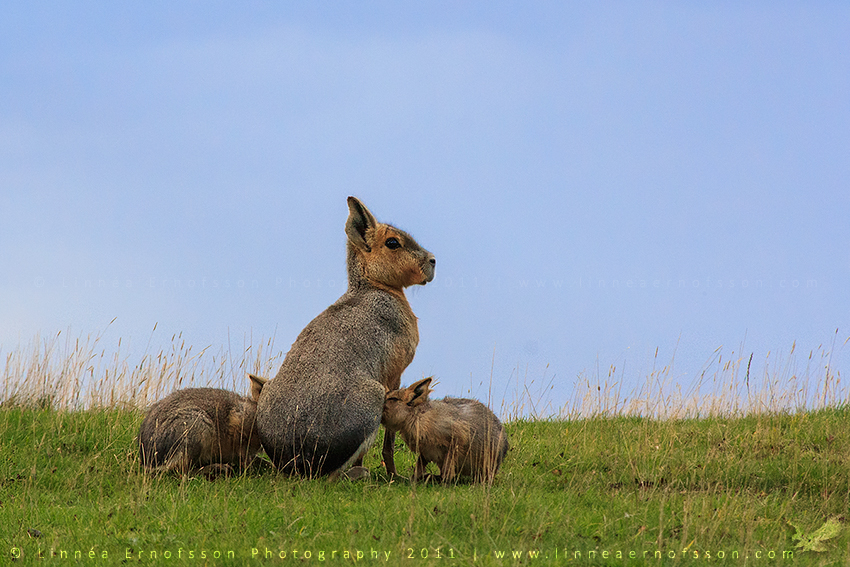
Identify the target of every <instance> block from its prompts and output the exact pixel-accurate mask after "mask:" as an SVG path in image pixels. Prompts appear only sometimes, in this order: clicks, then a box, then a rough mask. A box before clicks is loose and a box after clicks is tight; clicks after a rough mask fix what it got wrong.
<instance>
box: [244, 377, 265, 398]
mask: <svg viewBox="0 0 850 567" xmlns="http://www.w3.org/2000/svg"><path fill="white" fill-rule="evenodd" d="M248 378H250V379H251V398H252V399H253V400H254V401H255V402H258V401H260V392H262V391H263V386H265V385H266V382H268V380H266V379H265V378H262V377H260V376H256V375H254V374H248Z"/></svg>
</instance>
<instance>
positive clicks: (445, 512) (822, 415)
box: [0, 405, 850, 565]
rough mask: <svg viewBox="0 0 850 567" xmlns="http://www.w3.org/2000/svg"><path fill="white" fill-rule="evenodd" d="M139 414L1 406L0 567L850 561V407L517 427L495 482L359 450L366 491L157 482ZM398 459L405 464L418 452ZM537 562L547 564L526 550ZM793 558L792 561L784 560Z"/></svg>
mask: <svg viewBox="0 0 850 567" xmlns="http://www.w3.org/2000/svg"><path fill="white" fill-rule="evenodd" d="M141 417H142V416H141V413H140V412H138V411H133V410H114V409H90V410H85V411H56V410H52V409H38V408H27V407H19V406H9V405H7V406H5V407H2V408H0V526H3V528H2V529H0V546H2V547H0V563H6V562H8V560H9V559H10V558H12V557H13V555H20V554H23V559H25V560H26V559H30V560H31V559H33V558H36V557H38V556H39V554H41V556H42V557H44V558H45V563H49V562H51V561H52V562H54V563H57V562H58V563H61V564H71V563H74V564H77V563H81V564H92V565H95V564H97V565H101V564H120V563H123V562H124V561H125V560H126V563H128V564H161V563H167V564H172V565H205V564H207V565H245V564H258V565H259V564H269V565H273V564H274V565H277V564H296V563H297V562H298V561H296V558H299V559H301V560H302V561H303V560H305V557H304V556H305V554H306V553H307V552H309V553H310V555H311V557H310V559H309V561H307V562H310V563H317V562H320V561H321V560H322V559H321V558H323V559H324V561H330V562H334V563H338V564H342V563H350V562H352V559H356V558H357V555H358V553H361V554H363V557H362V561H365V562H367V563H370V564H378V563H382V564H391V565H397V564H402V565H403V564H411V565H415V564H423V563H427V564H437V563H445V562H448V563H452V564H457V565H466V564H476V565H479V564H480V565H502V564H513V565H517V564H522V565H526V564H541V565H543V564H570V565H581V564H596V565H644V564H646V565H659V564H663V565H667V564H695V565H699V564H710V563H720V564H735V565H745V564H746V565H774V564H792V563H793V564H800V565H808V564H812V565H829V564H835V565H843V564H846V561H847V560H850V534H848V530H846V529H844V523H845V521H846V518H847V516H848V510H850V428H848V420H849V419H850V410H848V409H847V408H840V409H836V408H831V409H830V408H827V409H822V410H818V411H813V412H798V413H785V414H766V415H754V416H743V417H735V418H731V417H730V418H705V419H685V420H653V419H645V418H636V417H591V418H586V419H571V420H565V421H542V420H541V421H524V420H519V421H514V422H511V423H509V424H507V427H508V431H509V435H510V442H511V447H512V448H511V450H510V452H509V453H508V456H507V458H506V460H505V462H504V464H503V467H502V469H501V470H500V472H499V474H498V475H497V477H496V480H495V482H494V484H493V485H492V487H489V488H487V487H484V486H481V485H471V484H460V485H454V486H433V485H426V486H423V485H418V486H415V485H411V484H409V483H407V482H405V481H395V482H388V479H387V478H386V476H385V475H384V474H383V472H382V470H381V467H380V460H379V456H378V450H377V446H378V445H379V443H378V444H376V447H374V448H373V450H372V452H371V453H370V455H369V456H368V457H367V461H366V465H367V466H369V467H370V468H371V469H372V473H373V474H372V479H371V480H368V481H358V482H351V481H347V480H343V481H340V482H335V483H334V482H329V481H327V480H322V479H320V480H302V479H295V478H290V477H287V476H284V475H281V474H278V473H277V472H276V471H275V470H274V469H273V468H272V467H271V466H270V465H269V464H268V463H267V462H266V461H259V462H255V465H254V466H253V467H252V468H251V469H250V470H249V471H247V472H246V473H245V474H244V475H242V476H238V477H235V478H225V479H219V480H216V481H213V482H210V481H207V480H205V479H203V478H190V479H181V478H178V477H173V476H149V475H147V474H145V473H143V472H142V471H141V470H140V469H139V463H138V458H137V455H136V451H135V446H134V437H135V435H136V432H137V428H138V426H139V423H140V421H141ZM379 441H380V440H379ZM397 464H398V466H399V470H400V471H403V472H409V471H410V470H411V469H412V466H413V457H412V455H411V453H410V452H409V451H408V450H407V449H406V448H402V447H399V448H398V451H397ZM831 518H837V519H838V520H839V521H840V522H841V525H842V529H841V531H840V532H839V534H838V536H837V537H834V538H832V539H829V540H828V541H825V542H824V546H825V548H826V551H823V552H815V551H802V550H801V549H795V544H796V543H797V540H795V539H793V536H794V535H795V534H796V533H797V530H796V528H794V527H792V526H791V524H794V525H796V526H799V528H800V529H801V530H802V531H804V532H806V533H811V532H814V531H815V530H817V529H818V528H819V527H821V526H822V525H823V524H824V523H825V522H826V521H827V520H829V519H831ZM253 550H256V555H255V556H253V557H252V553H254V551H253ZM267 550H268V552H269V553H271V554H272V555H273V557H272V558H268V559H267V558H266V557H265V555H266V553H267ZM373 551H374V552H378V553H379V556H380V558H381V559H380V561H378V560H374V559H372V552H373ZM535 551H537V552H539V557H538V558H537V559H533V558H531V557H529V552H532V553H533V552H535ZM788 551H793V552H794V556H793V560H792V559H785V560H783V559H782V557H783V553H784V552H788ZM77 552H79V556H80V559H79V560H78V561H75V559H74V557H75V554H77ZM90 552H93V555H94V557H95V558H94V559H89V553H90ZM190 552H192V553H193V554H194V557H193V558H190V557H189V554H190ZM229 552H233V555H234V556H235V557H234V558H228V554H229ZM281 552H285V553H286V557H285V559H281V558H280V557H279V555H280V553H281ZM346 552H347V553H348V554H349V555H350V557H351V558H350V559H345V553H346ZM499 552H505V553H506V558H505V559H499V558H497V557H496V554H497V553H499ZM513 552H520V553H521V555H522V558H520V559H514V558H513V557H512V553H513ZM577 552H578V553H580V554H581V559H580V560H577V559H576V556H575V554H576V553H577ZM618 552H619V553H622V554H623V558H622V559H618V558H617V554H618ZM632 552H633V553H634V556H635V558H634V559H630V558H629V554H630V553H632ZM656 552H660V553H661V555H662V559H660V560H659V559H656V558H655V553H656ZM104 553H105V554H106V556H107V561H103V559H102V555H103V554H104ZM202 553H204V554H206V558H202V557H201V554H202ZM216 553H220V554H222V557H221V558H217V557H215V554H216ZM387 553H389V554H390V560H389V562H387V561H386V554H387ZM556 553H557V559H556ZM604 553H607V554H608V555H607V557H606V556H605V555H603V554H604ZM53 554H56V555H55V556H54V555H53ZM64 554H67V556H65V555H64ZM154 554H155V557H154ZM166 554H168V555H170V558H168V559H166V557H165V555H166ZM178 554H179V555H180V558H178ZM438 554H439V557H440V558H441V559H439V560H438V559H437V557H438ZM721 554H723V555H724V556H725V557H724V558H722V559H721V558H720V555H721ZM772 554H775V555H776V557H777V559H771V558H769V557H770V555H772ZM128 555H129V557H130V558H129V559H128V558H127V556H128ZM410 555H412V556H413V557H414V558H415V559H409V558H408V556H410ZM423 555H427V556H428V560H427V561H424V560H423V559H422V556H423ZM565 555H566V557H565ZM757 556H758V557H757ZM709 557H710V559H709ZM33 562H34V561H25V563H27V564H30V563H33Z"/></svg>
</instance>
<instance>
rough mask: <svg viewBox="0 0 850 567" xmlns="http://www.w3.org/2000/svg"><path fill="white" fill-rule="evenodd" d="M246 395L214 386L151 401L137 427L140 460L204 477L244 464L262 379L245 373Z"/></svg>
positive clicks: (254, 443)
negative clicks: (248, 393) (248, 391)
mask: <svg viewBox="0 0 850 567" xmlns="http://www.w3.org/2000/svg"><path fill="white" fill-rule="evenodd" d="M249 376H250V378H251V396H252V397H251V398H247V397H243V396H240V395H238V394H235V393H233V392H229V391H227V390H220V389H217V388H187V389H185V390H178V391H176V392H174V393H172V394H170V395H168V396H166V397H165V398H163V399H162V400H160V401H158V402H156V403H155V404H153V405H152V406H151V407H150V409H149V410H148V412H147V414H146V415H145V418H144V420H143V421H142V425H141V428H140V430H139V437H138V442H139V454H140V457H141V461H142V465H143V466H145V467H146V468H148V469H152V470H157V471H172V472H176V473H179V474H184V475H186V474H189V473H192V472H196V471H197V472H200V473H202V474H205V475H206V476H208V477H214V476H216V475H218V474H221V473H227V472H229V471H230V470H231V468H232V467H233V466H235V467H237V468H238V469H244V468H246V467H247V466H248V465H249V464H250V463H251V461H252V460H253V458H254V456H255V455H256V454H257V451H259V450H260V437H259V435H258V434H257V431H256V427H255V418H256V414H257V399H259V397H260V392H261V391H262V389H263V385H264V384H265V383H266V380H265V379H264V378H260V377H259V376H254V375H253V374H249Z"/></svg>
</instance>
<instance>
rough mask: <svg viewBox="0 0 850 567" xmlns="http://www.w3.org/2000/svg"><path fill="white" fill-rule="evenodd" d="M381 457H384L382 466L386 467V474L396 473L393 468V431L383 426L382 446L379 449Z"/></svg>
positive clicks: (393, 474)
mask: <svg viewBox="0 0 850 567" xmlns="http://www.w3.org/2000/svg"><path fill="white" fill-rule="evenodd" d="M381 457H382V458H383V459H384V466H385V467H387V474H388V475H390V476H391V477H392V476H395V475H396V470H395V431H390V430H388V429H387V428H384V446H383V448H382V450H381Z"/></svg>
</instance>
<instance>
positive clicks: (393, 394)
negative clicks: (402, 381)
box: [382, 378, 508, 483]
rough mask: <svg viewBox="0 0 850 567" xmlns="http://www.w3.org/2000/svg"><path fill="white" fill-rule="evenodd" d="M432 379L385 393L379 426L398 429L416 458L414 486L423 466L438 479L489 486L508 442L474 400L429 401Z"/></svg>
mask: <svg viewBox="0 0 850 567" xmlns="http://www.w3.org/2000/svg"><path fill="white" fill-rule="evenodd" d="M430 384H431V378H425V379H424V380H420V381H419V382H416V383H415V384H412V385H410V386H409V387H407V388H404V389H400V390H394V391H390V392H387V395H386V401H385V402H384V415H383V419H382V423H383V424H384V427H385V428H386V429H387V431H398V432H399V434H400V435H401V438H402V439H403V440H404V442H405V443H406V444H407V446H408V447H410V450H411V451H413V452H414V453H416V454H417V455H418V457H417V459H416V469H415V471H414V473H413V480H414V482H415V481H417V480H420V479H422V478H423V477H424V476H425V467H427V466H428V463H431V462H433V463H436V464H437V466H438V467H440V479H441V480H442V481H443V482H451V481H453V480H455V479H456V478H458V477H469V478H471V479H472V480H474V481H476V482H488V483H489V482H492V481H493V477H494V476H495V475H496V472H497V471H498V470H499V465H501V463H502V460H503V459H504V458H505V454H506V453H507V451H508V438H507V434H506V433H505V429H504V427H502V424H501V422H499V419H498V418H497V417H496V416H495V415H494V414H493V412H492V411H490V410H489V409H488V408H487V406H485V405H484V404H482V403H481V402H479V401H477V400H469V399H466V398H444V399H442V400H429V399H428V395H429V394H430V393H431V389H430V388H429V385H430Z"/></svg>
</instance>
